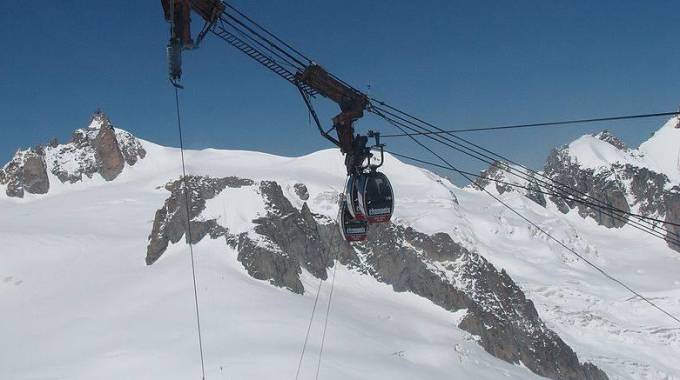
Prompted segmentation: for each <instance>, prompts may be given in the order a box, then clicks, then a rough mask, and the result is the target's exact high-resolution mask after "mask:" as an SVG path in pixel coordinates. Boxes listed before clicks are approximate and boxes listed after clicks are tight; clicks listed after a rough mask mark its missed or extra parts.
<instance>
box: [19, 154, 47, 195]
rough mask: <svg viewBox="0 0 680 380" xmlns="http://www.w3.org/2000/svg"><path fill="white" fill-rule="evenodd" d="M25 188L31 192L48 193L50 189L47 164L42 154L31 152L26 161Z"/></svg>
mask: <svg viewBox="0 0 680 380" xmlns="http://www.w3.org/2000/svg"><path fill="white" fill-rule="evenodd" d="M23 169H24V173H23V177H24V178H23V182H24V190H26V191H27V192H29V193H31V194H46V193H47V192H48V191H49V189H50V180H49V179H48V178H47V166H46V165H45V160H44V159H43V157H42V156H40V155H38V154H29V155H28V157H27V158H26V161H25V162H24V168H23Z"/></svg>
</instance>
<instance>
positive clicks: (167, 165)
mask: <svg viewBox="0 0 680 380" xmlns="http://www.w3.org/2000/svg"><path fill="white" fill-rule="evenodd" d="M673 123H674V121H669V123H668V124H667V125H665V126H664V127H662V128H661V129H660V130H659V131H658V132H657V133H656V134H655V136H654V137H653V138H652V139H650V140H649V141H647V142H646V143H644V144H642V146H641V147H640V148H639V149H637V150H631V149H629V148H627V147H625V145H623V143H622V142H620V141H619V140H618V139H616V138H615V137H614V136H612V135H610V134H607V133H601V134H598V135H595V136H584V137H582V138H580V139H578V140H576V141H575V142H573V143H572V144H570V145H569V146H567V147H563V148H561V149H559V150H555V151H554V152H553V153H552V154H551V156H550V157H549V159H548V163H547V164H546V168H545V170H544V173H545V174H546V175H549V176H551V177H552V178H559V179H560V180H565V181H567V180H568V181H569V183H570V184H575V185H578V186H580V187H579V189H581V188H583V189H584V190H587V191H588V192H589V194H593V196H598V197H602V196H603V195H602V194H605V193H603V191H604V190H606V191H609V193H606V194H607V197H610V198H606V199H608V200H609V199H614V198H612V197H611V196H610V194H614V193H616V191H618V192H619V193H621V195H622V199H623V200H624V201H625V202H626V204H627V205H628V207H629V209H630V210H633V211H635V212H640V213H646V214H648V215H654V216H656V217H659V218H671V219H672V218H674V216H673V215H677V214H674V211H672V210H674V209H675V208H678V206H680V201H677V202H676V201H675V200H674V199H673V194H675V191H676V190H675V186H676V185H677V184H678V179H680V170H679V169H678V166H677V157H678V152H679V151H680V129H674V128H673V125H674V124H673ZM185 154H186V161H187V164H188V172H189V173H190V177H189V182H190V184H191V190H192V191H191V204H192V208H191V210H190V217H191V230H192V238H193V241H194V243H195V246H194V250H195V253H196V264H197V274H198V296H199V302H200V303H201V304H200V306H201V318H202V320H201V322H202V326H203V337H204V348H205V354H206V358H205V359H206V369H207V378H209V379H218V378H220V379H221V378H225V379H226V378H230V379H231V378H238V379H246V378H248V379H249V378H293V377H294V376H295V372H296V368H297V364H298V360H299V355H300V351H301V349H302V344H303V342H304V338H305V332H306V329H307V324H308V323H309V316H310V313H311V311H312V307H313V305H314V301H315V297H316V294H317V292H318V291H320V294H319V306H318V307H317V313H316V314H315V318H314V321H313V323H312V330H311V334H310V343H309V345H308V347H307V350H306V355H305V359H304V361H303V363H302V364H303V365H302V371H301V376H300V378H303V379H304V378H311V377H312V376H313V375H314V373H315V370H316V363H317V359H318V352H319V346H320V340H321V329H322V325H323V321H324V318H325V310H326V309H325V306H326V304H327V302H328V300H329V296H330V294H329V292H330V281H327V282H323V283H321V282H320V280H327V279H329V278H331V277H332V276H333V273H334V272H335V273H336V274H335V276H336V277H335V288H334V290H333V303H332V307H331V309H330V310H331V313H330V315H329V319H328V330H327V334H326V343H325V347H324V355H323V360H322V362H321V371H320V377H321V378H324V379H346V378H352V379H382V378H385V379H387V378H389V379H445V378H446V379H448V378H481V379H497V378H501V377H504V378H505V377H507V378H516V379H527V378H538V377H539V375H542V376H547V377H550V378H571V379H586V378H588V379H600V378H606V377H607V376H608V377H609V378H612V379H619V378H620V379H640V378H648V379H679V378H680V365H679V364H678V362H677V360H676V357H677V356H678V355H680V326H677V325H676V324H674V323H673V322H672V321H670V320H669V319H668V318H667V317H666V316H664V315H663V314H661V313H660V312H658V311H656V310H654V309H651V308H650V307H649V306H648V305H647V304H645V303H644V302H643V301H641V300H639V299H636V298H631V296H630V294H629V293H627V292H626V291H624V290H623V289H622V288H620V287H617V285H616V284H613V283H612V282H611V281H609V280H607V279H605V278H603V277H602V276H601V275H600V274H598V273H595V272H593V270H592V269H591V268H590V267H588V266H587V265H585V264H584V263H582V262H580V261H578V260H576V259H575V258H574V257H573V256H570V254H569V253H568V252H567V251H565V250H564V249H562V248H561V247H560V246H559V245H557V244H554V243H553V242H551V241H550V240H548V239H547V238H546V237H545V236H543V235H542V234H541V233H540V232H539V231H537V230H535V228H532V227H530V226H528V225H527V224H526V223H525V222H524V221H523V220H521V219H520V218H519V217H517V216H516V215H514V214H512V213H510V212H509V211H508V210H507V209H505V208H504V207H503V206H502V205H499V204H497V203H495V202H494V201H493V200H492V199H491V198H489V197H488V195H486V194H484V193H483V192H481V191H478V190H476V189H475V188H473V187H467V188H459V187H456V186H455V185H453V184H452V183H450V182H449V181H447V180H446V179H444V178H442V177H440V176H438V175H436V174H434V173H432V172H429V171H427V170H424V169H421V168H418V167H414V166H411V165H407V164H405V163H402V162H400V161H398V160H397V159H396V158H394V157H391V156H389V157H388V158H387V161H386V164H385V165H384V168H383V170H384V172H385V173H386V174H387V175H388V176H389V177H390V179H391V181H392V184H393V186H394V189H395V193H396V197H397V202H398V203H397V208H396V213H395V216H394V218H393V224H392V225H390V226H384V227H379V228H374V229H372V231H371V239H370V240H369V242H367V243H365V244H358V245H353V246H349V245H348V244H346V243H344V242H343V241H342V240H341V238H340V235H339V232H338V229H337V225H336V224H335V215H336V213H337V197H338V194H339V192H340V191H341V189H342V186H343V182H344V167H343V164H342V159H341V157H340V155H339V152H337V151H335V150H327V151H321V152H317V153H313V154H311V155H308V156H304V157H292V158H291V157H277V156H272V155H268V154H264V153H256V152H245V151H220V150H214V149H206V150H201V151H187V152H185ZM664 157H670V158H672V160H671V161H672V162H670V163H669V162H668V161H667V160H665V158H664ZM498 165H504V164H501V163H499V164H498ZM673 170H674V171H673ZM180 172H181V168H180V159H179V151H178V149H176V148H168V147H162V146H159V145H156V144H153V143H151V142H148V141H144V140H141V139H138V138H136V137H134V136H133V135H132V134H130V133H128V132H125V131H123V130H121V129H118V128H113V126H112V125H111V123H110V122H109V121H108V119H107V118H106V117H105V115H103V114H101V113H99V114H96V115H95V117H94V118H93V122H92V123H91V125H90V126H89V127H87V128H84V129H80V130H77V131H76V132H75V133H74V137H73V139H72V141H70V142H69V143H66V144H58V143H56V142H54V143H52V144H50V145H48V146H46V147H36V148H33V149H28V150H20V151H18V152H17V154H16V156H15V157H14V159H13V160H11V161H10V162H9V163H8V164H7V165H6V166H5V167H4V168H3V169H2V170H0V211H1V212H0V242H2V244H1V245H0V246H1V248H2V250H0V336H2V337H3V338H4V339H2V343H0V378H8V379H35V378H68V379H81V378H83V379H85V378H88V379H89V378H97V379H108V378H111V379H114V378H115V379H119V378H130V379H149V378H164V379H173V378H177V379H179V378H187V377H190V376H196V374H197V373H198V371H199V370H200V362H199V357H198V352H197V349H198V347H197V342H196V336H195V315H194V314H193V312H194V309H193V307H194V306H193V288H192V281H191V272H190V270H191V269H190V268H191V265H190V262H189V256H188V247H187V245H186V243H185V239H186V238H187V234H186V230H187V224H186V210H185V209H184V208H183V207H182V205H183V201H184V198H183V197H184V195H183V194H184V193H183V188H182V184H181V182H180V181H179V180H178V175H179V173H180ZM503 173H504V172H503V171H500V170H498V168H497V167H492V168H490V169H489V170H488V171H487V173H486V174H487V175H488V176H489V177H493V178H499V179H504V180H506V181H507V182H512V181H518V180H517V179H513V178H509V177H507V176H506V175H505V174H503ZM589 178H590V179H589ZM600 178H601V179H600ZM645 178H651V179H652V182H653V183H654V184H658V186H657V187H658V188H652V186H650V185H647V186H640V185H636V183H638V182H641V181H643V180H644V179H645ZM584 180H585V181H586V185H585V187H583V186H584V185H583V184H582V181H584ZM598 181H600V182H603V183H604V185H602V184H600V182H598ZM614 181H616V186H618V187H616V186H615V188H614V190H612V189H611V188H612V186H614V185H612V184H611V183H612V182H614ZM654 181H657V182H654ZM480 185H481V186H486V188H487V189H489V190H490V191H494V192H496V193H497V194H500V195H501V197H502V198H503V200H504V201H505V202H508V203H509V204H511V205H512V206H513V207H515V208H517V209H519V210H521V212H522V213H523V214H525V215H527V216H528V217H529V218H531V219H532V220H534V221H535V222H537V223H538V224H539V225H541V227H543V228H545V229H547V230H549V231H550V232H551V233H553V234H554V235H556V236H557V237H558V238H559V239H561V240H562V241H563V242H565V243H566V244H567V245H568V246H570V247H572V248H574V249H575V250H577V251H578V252H580V253H581V254H583V255H584V256H585V257H587V258H588V259H590V260H592V261H594V262H596V263H597V264H599V265H600V266H602V267H605V268H606V269H607V270H608V271H609V272H610V273H611V274H613V275H615V276H617V277H620V278H623V279H624V280H625V281H626V282H627V283H628V284H629V285H631V286H633V287H634V288H636V289H639V290H640V291H641V292H642V293H643V294H645V295H647V296H649V297H650V298H652V299H654V301H655V302H656V303H658V304H659V305H661V306H662V307H664V308H666V309H667V310H669V311H671V312H672V313H675V314H680V277H678V275H677V273H678V269H679V268H680V253H678V252H675V251H674V250H672V249H670V248H669V247H668V246H667V245H666V244H664V242H663V241H661V240H659V239H653V238H651V237H649V236H648V235H646V234H644V233H642V232H640V231H638V230H636V229H633V228H632V227H631V226H630V225H628V224H626V223H623V224H621V225H610V224H609V223H607V222H606V220H605V218H603V217H598V216H597V215H596V214H593V212H591V211H592V210H588V209H583V208H579V206H578V205H576V204H569V203H566V204H561V203H560V202H559V199H551V198H550V197H546V196H544V194H543V193H542V192H541V189H542V188H541V185H540V183H538V182H535V183H534V182H532V181H526V183H524V185H526V186H525V187H526V188H527V189H525V190H522V191H517V190H513V188H512V187H507V186H506V187H503V186H502V185H501V184H499V183H496V182H492V181H488V182H485V183H480ZM643 188H644V189H643ZM643 190H644V191H643ZM525 195H526V196H525ZM602 199H604V198H602ZM612 204H615V203H613V202H612ZM609 227H616V228H609ZM334 259H337V262H336V264H334V261H335V260H334ZM320 284H321V285H320ZM605 373H606V375H605Z"/></svg>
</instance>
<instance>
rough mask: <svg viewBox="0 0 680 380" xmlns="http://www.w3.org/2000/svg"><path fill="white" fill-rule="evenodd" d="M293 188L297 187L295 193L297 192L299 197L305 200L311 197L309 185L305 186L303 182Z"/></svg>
mask: <svg viewBox="0 0 680 380" xmlns="http://www.w3.org/2000/svg"><path fill="white" fill-rule="evenodd" d="M293 188H294V189H295V194H297V196H298V198H300V199H301V200H303V201H306V200H308V199H309V191H307V186H305V185H304V184H303V183H296V184H295V186H293Z"/></svg>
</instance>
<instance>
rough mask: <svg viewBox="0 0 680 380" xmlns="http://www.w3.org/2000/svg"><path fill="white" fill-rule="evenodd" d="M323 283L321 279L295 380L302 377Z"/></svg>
mask: <svg viewBox="0 0 680 380" xmlns="http://www.w3.org/2000/svg"><path fill="white" fill-rule="evenodd" d="M321 284H323V279H320V280H319V287H318V288H317V289H316V297H314V306H313V307H312V315H311V316H310V317H309V324H308V325H307V333H306V334H305V343H304V344H303V345H302V352H301V353H300V360H299V361H298V367H297V372H295V380H298V378H299V377H300V368H302V359H303V358H304V357H305V350H306V349H307V342H308V341H309V332H310V331H311V330H312V322H313V321H314V313H315V312H316V305H317V303H319V294H320V293H321Z"/></svg>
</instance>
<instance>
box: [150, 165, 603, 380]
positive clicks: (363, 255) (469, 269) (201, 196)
mask: <svg viewBox="0 0 680 380" xmlns="http://www.w3.org/2000/svg"><path fill="white" fill-rule="evenodd" d="M187 181H188V183H189V186H190V189H191V192H190V194H191V198H190V201H191V205H192V207H191V210H190V215H189V217H190V220H191V222H190V224H187V219H186V211H183V210H185V204H184V203H183V202H184V198H183V197H184V191H183V185H182V182H181V181H179V180H178V181H175V182H172V183H170V184H168V185H167V186H166V189H167V190H168V191H170V196H169V197H168V199H167V200H166V201H165V203H164V205H163V207H162V208H161V209H159V210H158V211H157V212H156V217H155V220H154V225H153V230H152V232H151V235H150V236H149V245H148V247H147V256H146V262H147V264H152V263H154V262H155V261H156V260H158V258H159V257H161V255H162V254H163V253H164V251H165V250H166V249H167V247H168V244H169V243H170V242H177V241H179V240H180V239H181V238H182V237H183V236H184V238H185V239H188V234H187V232H188V227H189V226H190V227H191V232H192V240H193V241H194V242H196V241H198V240H200V238H198V237H197V235H196V234H195V232H194V231H196V230H198V229H200V230H201V231H205V233H202V234H201V235H200V237H201V238H202V237H205V236H210V238H213V239H218V238H219V239H224V240H225V243H226V244H228V245H230V246H231V247H233V248H235V249H236V250H237V252H238V254H237V255H238V256H237V258H238V260H239V261H240V262H241V264H242V265H243V267H244V268H245V269H246V270H247V271H248V273H249V274H250V275H251V276H253V277H254V278H257V279H260V280H266V281H269V282H270V283H271V284H273V285H276V286H279V287H285V288H287V289H289V290H291V291H293V292H296V293H303V292H304V291H305V289H304V286H303V284H302V282H301V281H300V274H301V272H302V270H303V269H304V270H306V271H308V272H309V273H311V274H312V275H314V276H315V277H317V278H321V279H326V278H327V276H328V269H329V268H332V266H333V265H334V260H336V259H337V260H338V262H340V263H342V264H343V265H346V266H348V267H350V268H353V269H354V270H357V271H360V272H362V273H365V274H367V275H370V276H372V277H374V278H376V279H377V280H378V281H381V282H383V283H386V284H389V285H391V286H392V287H393V288H394V290H395V291H398V292H405V291H409V292H413V293H415V294H418V295H420V296H422V297H425V298H427V299H429V300H431V301H432V302H433V303H435V304H437V305H439V306H441V307H442V308H444V309H446V310H450V311H456V310H461V309H467V314H466V316H465V317H464V318H463V320H462V321H461V323H460V326H459V327H460V328H462V329H464V330H466V331H468V332H470V333H471V334H473V335H476V336H477V337H479V344H480V345H481V346H482V347H484V349H485V350H486V351H487V352H489V353H490V354H492V355H494V356H496V357H498V358H501V359H503V360H506V361H508V362H512V363H520V362H521V363H523V364H524V365H525V366H527V367H528V368H530V369H531V370H532V371H534V372H535V373H537V374H540V375H543V376H547V377H550V378H554V379H606V378H607V376H606V375H605V374H604V373H603V372H602V371H600V370H599V369H598V368H597V367H595V366H593V365H592V364H589V363H585V364H580V363H579V361H578V358H577V356H576V354H575V353H574V352H573V350H571V348H569V346H567V345H566V343H564V341H562V340H561V339H560V338H559V336H557V335H556V334H555V333H554V332H553V331H552V330H550V329H548V328H547V327H546V326H545V324H544V323H543V322H542V321H541V320H540V318H539V316H538V314H537V312H536V309H535V308H534V305H533V303H532V302H531V301H530V300H528V299H526V297H525V296H524V294H523V292H522V290H521V289H520V288H519V287H518V286H517V285H516V284H515V283H514V282H513V281H512V279H511V278H510V277H509V276H508V274H507V273H506V272H504V271H500V272H499V271H497V270H496V268H494V266H493V265H491V264H490V263H489V262H488V261H486V260H485V259H484V258H483V257H481V256H479V255H478V254H476V253H474V252H471V251H469V250H468V249H466V248H464V247H462V246H461V245H459V244H458V243H456V242H454V241H453V240H452V239H451V237H450V236H449V235H447V234H444V233H438V234H435V235H431V236H430V235H426V234H423V233H420V232H418V231H416V230H414V229H412V228H410V227H403V226H399V225H384V226H376V227H375V228H372V230H371V232H370V235H371V236H370V239H369V240H368V241H367V242H366V243H363V244H357V245H350V244H348V243H347V242H345V241H344V240H343V239H342V236H341V234H340V231H339V229H338V226H337V224H336V223H335V221H334V220H331V219H329V218H328V217H325V216H322V215H315V214H313V213H312V212H311V211H310V209H309V207H308V206H307V204H306V203H305V204H303V206H302V207H301V208H300V209H297V208H296V207H294V206H293V204H292V203H291V202H290V201H289V200H288V199H287V198H286V196H285V195H284V193H283V191H282V189H281V186H280V185H279V184H278V183H276V182H273V181H261V182H259V183H257V182H254V181H251V180H247V179H241V178H235V177H226V178H208V177H193V176H192V177H187ZM243 186H249V187H251V188H252V191H254V192H256V193H257V194H259V195H260V196H261V197H262V199H263V201H264V205H265V210H266V215H260V216H259V217H257V218H254V219H253V220H252V223H253V227H252V231H249V232H241V233H239V234H233V233H232V232H230V231H229V230H228V228H225V227H224V226H221V225H220V224H219V221H218V220H217V219H215V218H203V217H202V216H201V213H202V212H203V211H204V209H205V207H206V200H209V199H211V198H213V197H215V196H216V195H217V194H219V193H220V192H221V191H223V190H224V189H226V188H227V187H243ZM225 212H226V213H229V209H226V210H225Z"/></svg>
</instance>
